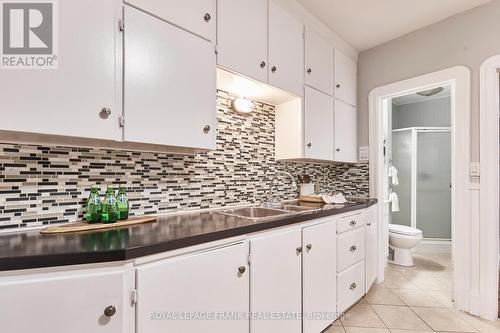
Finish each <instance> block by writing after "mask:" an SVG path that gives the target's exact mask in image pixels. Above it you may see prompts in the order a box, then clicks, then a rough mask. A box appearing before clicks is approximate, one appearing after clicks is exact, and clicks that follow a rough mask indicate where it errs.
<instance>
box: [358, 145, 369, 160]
mask: <svg viewBox="0 0 500 333" xmlns="http://www.w3.org/2000/svg"><path fill="white" fill-rule="evenodd" d="M358 156H359V161H360V162H362V161H368V159H369V149H368V146H359V154H358Z"/></svg>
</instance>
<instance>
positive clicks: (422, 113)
mask: <svg viewBox="0 0 500 333" xmlns="http://www.w3.org/2000/svg"><path fill="white" fill-rule="evenodd" d="M392 113H393V115H392V120H393V123H392V128H393V129H398V128H408V127H449V126H451V97H449V96H448V97H443V98H437V99H431V100H429V101H419V102H414V103H408V104H400V105H395V106H394V107H393V111H392Z"/></svg>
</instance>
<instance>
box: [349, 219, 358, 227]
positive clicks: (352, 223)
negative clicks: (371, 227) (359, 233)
mask: <svg viewBox="0 0 500 333" xmlns="http://www.w3.org/2000/svg"><path fill="white" fill-rule="evenodd" d="M356 224H357V223H356V221H355V220H352V221H351V222H350V223H349V225H350V226H351V227H354V226H355V225H356Z"/></svg>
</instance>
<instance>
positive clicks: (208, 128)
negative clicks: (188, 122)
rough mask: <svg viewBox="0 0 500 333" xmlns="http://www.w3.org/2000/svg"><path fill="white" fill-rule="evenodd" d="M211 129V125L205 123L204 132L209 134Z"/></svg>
mask: <svg viewBox="0 0 500 333" xmlns="http://www.w3.org/2000/svg"><path fill="white" fill-rule="evenodd" d="M210 129H211V127H210V125H205V127H203V133H205V134H208V132H210Z"/></svg>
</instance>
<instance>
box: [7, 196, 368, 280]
mask: <svg viewBox="0 0 500 333" xmlns="http://www.w3.org/2000/svg"><path fill="white" fill-rule="evenodd" d="M376 202H377V201H376V200H375V199H370V200H367V199H366V200H363V199H358V200H356V202H355V203H349V204H346V205H335V206H332V205H324V206H323V205H322V206H321V207H320V208H322V209H321V210H318V211H315V212H312V213H307V214H301V215H293V216H284V217H282V218H277V219H275V220H272V221H266V222H259V223H255V222H253V221H252V220H248V219H242V218H237V217H231V216H226V215H221V214H219V213H216V212H193V213H189V214H178V215H165V216H160V220H159V221H158V222H156V223H145V224H140V225H134V226H129V227H121V228H116V229H110V230H107V231H94V232H86V233H73V234H57V235H42V234H40V232H39V231H38V230H32V231H24V232H15V233H8V234H3V235H0V271H8V270H16V269H29V268H40V267H52V266H63V265H75V264H88V263H98V262H109V261H123V260H128V259H133V258H137V257H142V256H146V255H150V254H154V253H160V252H165V251H170V250H175V249H180V248H183V247H188V246H192V245H198V244H202V243H207V242H211V241H216V240H221V239H224V238H229V237H235V236H240V235H245V234H248V233H253V232H257V231H262V230H267V229H272V228H276V227H281V226H286V225H291V224H294V223H299V222H305V221H308V220H313V219H317V218H321V217H326V216H330V215H335V214H341V213H346V212H349V211H354V210H358V209H363V208H366V207H369V206H371V205H373V204H375V203H376Z"/></svg>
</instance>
